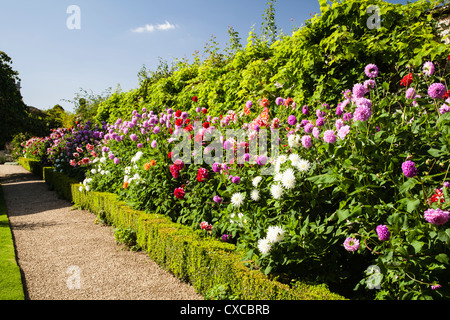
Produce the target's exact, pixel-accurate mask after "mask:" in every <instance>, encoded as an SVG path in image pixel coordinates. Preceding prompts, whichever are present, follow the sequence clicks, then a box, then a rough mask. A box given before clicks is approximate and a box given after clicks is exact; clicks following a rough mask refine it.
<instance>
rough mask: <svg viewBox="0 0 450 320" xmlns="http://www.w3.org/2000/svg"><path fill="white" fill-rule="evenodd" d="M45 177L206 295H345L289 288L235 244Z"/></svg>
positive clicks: (57, 176) (47, 174)
mask: <svg viewBox="0 0 450 320" xmlns="http://www.w3.org/2000/svg"><path fill="white" fill-rule="evenodd" d="M27 163H28V164H29V163H30V161H28V162H27ZM30 167H34V168H35V167H36V166H30ZM42 176H43V177H44V178H45V181H46V182H47V183H48V184H49V185H51V186H53V187H54V188H55V189H56V190H59V191H60V193H61V194H63V195H64V196H65V197H66V198H67V199H69V200H70V201H72V202H73V203H74V204H75V205H78V206H80V207H82V208H83V209H86V210H89V211H90V212H92V213H94V214H96V215H97V216H98V217H99V218H100V219H102V220H103V221H105V222H106V223H108V224H110V225H112V226H114V227H115V228H122V229H131V230H133V231H135V233H136V237H137V241H136V242H137V245H138V247H139V248H141V249H142V250H144V251H146V252H147V254H148V256H149V257H150V258H151V259H152V260H153V261H155V262H156V263H157V264H159V265H160V266H161V267H162V268H164V269H166V270H168V271H170V272H171V273H173V274H174V275H175V276H176V277H178V278H179V279H182V280H184V281H186V282H189V283H190V284H191V285H192V286H193V287H194V288H195V289H196V291H197V292H198V293H200V294H202V295H206V294H207V293H208V291H210V290H212V289H215V288H218V287H219V286H222V287H225V288H226V289H227V295H228V297H230V298H234V299H239V300H343V299H345V298H343V297H341V296H339V295H337V294H335V293H332V292H330V291H329V289H328V288H326V287H325V286H320V285H307V284H303V283H298V282H297V283H294V284H292V285H291V286H288V285H286V284H282V283H280V282H277V281H273V280H270V279H269V278H268V277H266V276H265V275H264V274H263V273H261V272H260V271H258V270H250V269H249V268H248V267H247V266H246V261H243V255H242V254H241V253H239V252H237V251H236V248H235V246H234V245H232V244H229V243H224V242H221V241H218V240H216V239H212V238H208V237H205V236H204V235H203V234H202V233H198V232H195V231H193V230H192V229H190V228H189V227H187V226H184V225H181V224H177V223H174V222H172V221H171V220H170V218H168V217H166V216H164V215H158V214H149V213H145V212H143V211H138V210H134V209H132V208H130V207H129V206H128V205H127V204H126V203H125V202H122V201H119V200H118V198H117V196H116V195H114V194H111V193H101V192H86V191H84V190H83V191H80V183H78V182H76V181H73V180H72V179H69V178H67V177H66V176H64V175H63V174H61V173H58V172H54V171H53V168H43V173H42ZM69 189H70V192H69Z"/></svg>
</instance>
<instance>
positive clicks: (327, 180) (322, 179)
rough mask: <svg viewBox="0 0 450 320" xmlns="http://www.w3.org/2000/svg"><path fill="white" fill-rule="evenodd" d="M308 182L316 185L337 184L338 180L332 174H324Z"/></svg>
mask: <svg viewBox="0 0 450 320" xmlns="http://www.w3.org/2000/svg"><path fill="white" fill-rule="evenodd" d="M307 180H309V181H311V182H313V183H315V184H331V183H335V182H336V180H337V178H336V176H334V175H331V174H322V175H319V176H314V177H309V178H307Z"/></svg>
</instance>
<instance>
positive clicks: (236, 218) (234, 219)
mask: <svg viewBox="0 0 450 320" xmlns="http://www.w3.org/2000/svg"><path fill="white" fill-rule="evenodd" d="M230 223H237V224H238V225H239V227H241V228H242V227H243V226H244V224H246V223H247V219H245V217H244V215H243V214H242V213H238V214H237V215H236V214H234V213H232V214H231V215H230Z"/></svg>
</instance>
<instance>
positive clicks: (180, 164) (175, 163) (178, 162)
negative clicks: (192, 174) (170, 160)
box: [173, 159, 184, 171]
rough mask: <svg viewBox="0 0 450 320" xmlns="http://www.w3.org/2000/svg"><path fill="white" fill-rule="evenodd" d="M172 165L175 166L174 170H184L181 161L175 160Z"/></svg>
mask: <svg viewBox="0 0 450 320" xmlns="http://www.w3.org/2000/svg"><path fill="white" fill-rule="evenodd" d="M173 165H174V166H175V168H176V169H177V170H178V171H181V170H183V168H184V163H183V161H182V160H181V159H177V160H175V162H174V164H173Z"/></svg>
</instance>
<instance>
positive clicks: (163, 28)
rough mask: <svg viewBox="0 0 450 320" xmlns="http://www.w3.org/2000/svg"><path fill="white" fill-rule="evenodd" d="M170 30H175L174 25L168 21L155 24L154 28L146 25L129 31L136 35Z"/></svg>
mask: <svg viewBox="0 0 450 320" xmlns="http://www.w3.org/2000/svg"><path fill="white" fill-rule="evenodd" d="M171 29H175V25H173V24H171V23H170V22H169V21H166V22H165V23H163V24H157V25H156V26H154V25H152V24H146V25H145V26H144V27H139V28H136V29H133V30H131V31H132V32H136V33H143V32H153V31H155V30H161V31H166V30H171Z"/></svg>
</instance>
